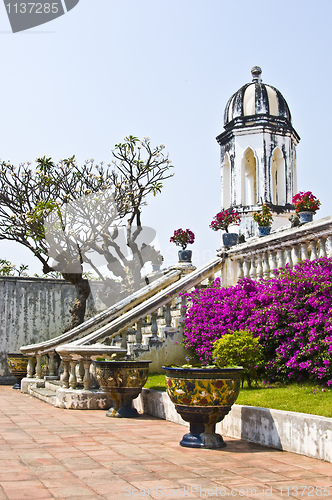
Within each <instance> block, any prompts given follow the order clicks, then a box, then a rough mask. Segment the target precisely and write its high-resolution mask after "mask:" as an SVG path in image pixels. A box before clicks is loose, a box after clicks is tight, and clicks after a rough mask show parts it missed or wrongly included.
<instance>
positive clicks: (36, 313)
mask: <svg viewBox="0 0 332 500" xmlns="http://www.w3.org/2000/svg"><path fill="white" fill-rule="evenodd" d="M90 286H91V288H92V293H91V294H90V297H89V299H88V303H87V311H86V318H88V317H91V316H93V315H94V314H95V313H96V312H97V309H99V310H100V308H101V304H100V303H98V304H96V303H95V301H94V296H95V292H96V289H97V288H98V287H99V286H100V283H98V282H92V283H90ZM74 298H75V288H74V286H73V285H71V284H70V283H67V282H65V281H62V280H55V279H41V278H24V277H19V278H17V277H1V278H0V383H11V382H12V380H13V378H12V376H11V374H10V371H9V369H8V365H7V353H9V352H10V353H13V352H14V353H15V352H20V347H21V346H22V345H28V344H35V343H38V342H42V341H44V340H48V339H51V338H54V337H57V336H58V335H60V333H62V331H63V330H64V329H65V327H66V326H68V325H69V323H70V319H71V317H70V312H69V310H70V307H71V304H72V303H73V301H74Z"/></svg>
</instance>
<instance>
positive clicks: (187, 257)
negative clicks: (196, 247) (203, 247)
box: [169, 229, 195, 263]
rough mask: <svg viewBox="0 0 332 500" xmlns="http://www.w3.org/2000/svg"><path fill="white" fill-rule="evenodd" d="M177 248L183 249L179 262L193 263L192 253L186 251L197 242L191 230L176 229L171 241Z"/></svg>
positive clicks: (180, 251)
mask: <svg viewBox="0 0 332 500" xmlns="http://www.w3.org/2000/svg"><path fill="white" fill-rule="evenodd" d="M169 241H170V242H171V243H175V244H176V245H177V246H179V247H182V250H179V254H178V255H179V262H187V263H189V262H191V257H192V251H191V250H186V248H187V245H192V244H193V243H194V241H195V235H194V233H193V232H192V231H190V229H176V230H175V231H174V234H173V236H172V237H171V238H170V240H169Z"/></svg>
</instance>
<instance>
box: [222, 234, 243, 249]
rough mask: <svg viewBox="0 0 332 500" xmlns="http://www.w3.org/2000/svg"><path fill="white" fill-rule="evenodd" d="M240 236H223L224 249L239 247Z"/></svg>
mask: <svg viewBox="0 0 332 500" xmlns="http://www.w3.org/2000/svg"><path fill="white" fill-rule="evenodd" d="M238 240H239V235H238V234H237V233H224V234H223V235H222V243H223V245H224V247H233V246H234V245H237V242H238Z"/></svg>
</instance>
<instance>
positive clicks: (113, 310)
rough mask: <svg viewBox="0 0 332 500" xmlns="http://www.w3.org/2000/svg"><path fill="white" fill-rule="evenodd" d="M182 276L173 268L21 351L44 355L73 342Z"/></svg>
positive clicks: (24, 347)
mask: <svg viewBox="0 0 332 500" xmlns="http://www.w3.org/2000/svg"><path fill="white" fill-rule="evenodd" d="M180 276H181V270H179V269H175V270H171V271H170V272H168V273H167V274H165V275H163V276H161V277H160V278H158V279H156V280H155V281H153V282H152V283H151V284H149V285H146V286H145V287H143V288H141V289H140V290H137V291H136V292H134V293H133V294H131V295H129V296H128V297H126V298H125V299H123V300H121V301H119V302H118V303H117V304H115V305H113V306H111V307H109V308H107V309H105V311H102V312H101V313H99V314H97V315H96V316H94V317H93V318H90V319H88V320H87V321H85V322H84V323H82V324H81V325H79V326H77V327H75V328H73V329H72V330H69V331H68V332H66V333H63V334H62V335H59V336H58V337H55V338H53V339H50V340H47V341H45V342H40V343H38V344H31V345H27V346H22V347H21V348H20V349H21V352H22V353H23V354H25V355H27V356H31V355H34V356H36V355H42V354H45V353H49V352H50V351H54V349H55V348H56V347H58V346H59V345H61V344H65V343H68V342H72V341H74V340H76V339H78V338H81V337H82V336H84V335H87V334H89V333H91V332H93V331H94V330H96V329H97V328H99V327H101V326H103V325H105V324H106V323H109V322H110V321H112V320H113V319H115V318H116V317H117V316H119V315H120V314H123V313H124V312H126V311H128V309H130V308H132V307H134V306H136V305H137V304H139V303H140V302H142V301H144V300H146V299H147V298H148V297H150V296H151V295H153V294H155V293H156V292H158V291H159V290H161V289H163V288H165V287H167V286H169V285H170V284H171V283H174V282H175V281H177V280H179V278H180Z"/></svg>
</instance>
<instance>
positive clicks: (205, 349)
mask: <svg viewBox="0 0 332 500" xmlns="http://www.w3.org/2000/svg"><path fill="white" fill-rule="evenodd" d="M188 295H189V297H190V299H191V300H192V306H191V307H190V308H189V309H188V311H187V315H186V319H185V329H184V334H185V344H186V346H187V347H190V348H193V349H194V350H195V352H196V354H197V355H198V356H199V358H200V360H201V361H202V362H204V363H211V362H212V349H213V348H212V343H213V342H214V341H215V340H217V339H218V338H220V337H221V336H222V335H224V334H225V333H229V332H232V331H235V330H243V329H247V330H249V331H251V332H252V333H253V334H254V336H257V337H258V338H259V340H260V343H261V345H262V346H263V349H264V359H265V373H264V378H265V379H266V380H268V381H270V382H271V381H283V382H286V381H299V380H305V379H310V380H312V381H314V382H318V383H321V384H327V385H329V386H331V385H332V261H331V259H326V258H321V259H317V260H315V261H312V262H310V261H308V260H305V261H303V262H300V263H299V264H298V265H296V266H295V267H294V269H289V268H288V267H286V269H280V270H279V271H275V275H274V277H272V278H271V279H268V280H261V281H258V282H255V281H253V280H251V279H249V278H244V279H242V280H240V281H239V282H238V283H237V284H236V285H235V286H232V287H229V288H222V287H221V283H220V280H219V279H217V280H215V281H214V283H213V285H212V286H211V287H210V288H207V289H205V290H195V291H194V292H192V293H191V294H188Z"/></svg>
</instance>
